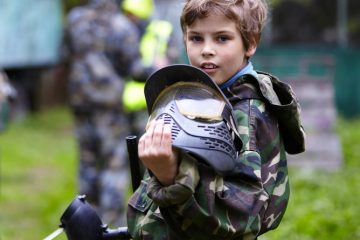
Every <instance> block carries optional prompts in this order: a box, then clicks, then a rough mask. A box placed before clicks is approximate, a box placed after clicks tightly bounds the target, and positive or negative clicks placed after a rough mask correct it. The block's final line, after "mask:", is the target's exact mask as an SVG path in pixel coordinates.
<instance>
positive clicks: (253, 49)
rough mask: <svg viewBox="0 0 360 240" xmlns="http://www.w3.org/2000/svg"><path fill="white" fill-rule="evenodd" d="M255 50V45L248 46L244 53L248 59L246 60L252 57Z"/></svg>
mask: <svg viewBox="0 0 360 240" xmlns="http://www.w3.org/2000/svg"><path fill="white" fill-rule="evenodd" d="M256 48H257V45H256V44H251V45H250V46H249V48H248V49H247V50H246V53H245V55H246V57H248V58H250V57H252V56H253V55H254V54H255V52H256Z"/></svg>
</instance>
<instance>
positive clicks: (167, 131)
mask: <svg viewBox="0 0 360 240" xmlns="http://www.w3.org/2000/svg"><path fill="white" fill-rule="evenodd" d="M138 149H139V158H140V160H141V161H142V162H143V164H144V165H145V166H146V167H147V168H148V169H150V170H151V172H152V173H153V174H154V175H155V176H156V178H157V179H158V180H159V181H160V182H161V184H163V185H164V186H168V185H171V184H173V183H174V180H175V177H176V174H177V171H178V151H177V150H176V149H173V148H172V145H171V127H170V125H168V124H165V123H164V122H163V120H157V121H152V122H151V123H150V125H149V126H148V128H147V130H146V132H145V133H144V135H142V136H141V138H140V140H139V147H138Z"/></svg>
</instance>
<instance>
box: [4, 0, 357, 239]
mask: <svg viewBox="0 0 360 240" xmlns="http://www.w3.org/2000/svg"><path fill="white" fill-rule="evenodd" d="M84 3H86V0H62V1H61V0H41V1H36V2H34V1H32V0H0V72H1V74H0V239H1V240H7V239H43V238H44V237H45V236H47V235H48V234H50V233H51V232H52V231H54V230H55V229H56V228H57V227H58V225H59V223H60V222H59V219H60V216H61V214H62V213H63V211H64V210H65V208H66V207H67V205H68V204H69V203H70V202H71V200H72V199H73V198H74V197H75V195H76V168H77V164H78V163H77V150H76V143H75V139H74V135H73V119H72V115H71V113H70V110H69V107H68V96H67V90H66V88H67V84H68V71H69V69H68V66H67V64H66V63H64V61H63V54H64V52H63V47H62V43H63V38H64V29H65V27H66V21H65V18H66V15H67V13H68V12H69V10H70V9H72V8H73V7H75V6H78V5H81V4H84ZM268 3H269V5H270V7H271V14H270V19H269V22H268V24H267V26H266V28H265V30H264V33H263V35H262V41H261V45H260V46H259V47H258V50H257V53H256V55H255V57H254V58H253V59H252V62H253V64H254V66H255V68H256V69H258V70H261V71H265V72H270V73H272V74H274V75H276V76H278V77H279V78H280V79H281V80H283V81H286V82H288V83H290V85H291V86H292V87H293V89H294V91H295V93H296V94H297V96H298V98H299V102H300V104H301V107H302V121H303V125H304V127H305V130H306V132H307V137H308V138H307V146H306V148H307V150H306V152H305V153H303V154H300V155H296V156H289V164H290V166H291V168H290V183H291V190H292V193H291V199H290V204H289V207H288V210H287V212H286V214H285V217H284V220H283V222H282V224H281V225H280V227H279V228H278V229H277V230H275V231H273V232H271V233H269V234H266V235H265V236H263V237H261V238H260V239H261V240H267V239H301V240H311V239H316V240H318V239H344V240H345V239H360V220H359V217H358V214H359V213H360V206H359V204H358V202H359V200H360V193H359V189H360V175H359V174H358V173H359V171H360V162H359V159H360V153H359V147H358V145H359V144H360V1H358V0H268ZM155 6H156V8H155V12H154V14H153V17H154V18H158V19H166V20H168V21H169V22H171V23H172V24H173V28H174V33H175V37H176V38H175V39H176V44H178V47H177V49H178V51H179V52H180V53H181V55H182V56H183V57H182V58H180V59H179V62H186V57H185V54H184V53H183V46H182V39H181V36H182V35H181V30H180V26H179V15H180V11H181V7H182V0H155ZM59 238H62V239H65V237H64V236H61V237H59Z"/></svg>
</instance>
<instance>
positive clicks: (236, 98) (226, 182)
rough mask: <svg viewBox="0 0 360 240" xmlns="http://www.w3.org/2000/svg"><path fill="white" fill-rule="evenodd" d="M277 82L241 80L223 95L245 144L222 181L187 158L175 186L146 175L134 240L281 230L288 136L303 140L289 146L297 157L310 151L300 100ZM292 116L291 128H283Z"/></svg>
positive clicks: (133, 215)
mask: <svg viewBox="0 0 360 240" xmlns="http://www.w3.org/2000/svg"><path fill="white" fill-rule="evenodd" d="M279 83H280V81H278V80H277V79H276V78H274V77H272V76H270V75H265V74H259V76H258V79H256V78H255V77H253V76H252V75H243V76H241V77H240V78H239V79H238V80H237V81H235V83H234V84H232V85H231V86H230V87H228V88H227V89H224V90H223V91H224V93H225V95H226V96H227V97H228V99H229V100H230V102H231V104H232V105H233V108H234V113H235V116H236V118H237V119H236V120H237V124H238V130H239V133H240V136H241V139H242V141H243V147H242V150H241V151H240V153H239V157H238V158H237V160H236V166H235V168H234V169H233V171H232V172H231V173H230V174H228V175H226V176H219V175H217V174H216V173H215V172H214V171H213V170H212V169H211V168H209V167H208V166H205V165H203V164H201V163H200V162H197V161H196V159H194V158H193V157H191V156H189V155H187V154H185V153H181V156H180V159H181V163H180V166H179V173H178V175H177V177H176V180H175V184H174V185H170V186H167V187H164V186H162V185H161V184H160V183H159V182H158V181H157V180H156V178H155V177H151V176H150V175H149V174H148V173H147V174H145V176H144V178H143V181H142V182H141V185H140V187H139V188H138V189H137V190H136V192H135V193H134V194H133V196H132V197H131V199H130V201H129V204H128V213H127V217H128V227H129V231H130V233H131V234H132V236H133V238H134V239H149V240H150V239H151V240H155V239H196V240H201V239H204V240H205V239H207V240H208V239H222V240H224V239H239V240H241V239H244V240H245V239H246V240H248V239H256V238H257V237H258V236H259V235H261V234H263V233H265V232H267V231H269V230H271V229H274V228H276V227H277V226H278V225H279V223H280V221H281V219H282V217H283V215H284V213H285V210H286V207H287V203H288V200H289V190H290V189H289V178H288V171H287V160H286V153H285V145H284V142H283V140H284V138H283V134H282V133H283V130H284V131H287V130H289V129H292V130H291V131H289V133H293V136H292V137H293V139H295V140H296V141H297V142H298V143H299V144H295V147H294V146H292V145H291V144H290V145H291V146H292V147H294V148H293V149H292V150H294V149H295V150H294V151H292V152H293V153H296V152H302V151H304V149H303V148H302V146H304V137H305V135H304V132H303V130H302V128H301V123H300V119H299V112H300V109H299V105H298V104H297V101H296V98H295V96H294V94H293V92H292V91H291V88H290V87H289V86H288V85H285V84H283V83H281V84H279ZM275 85H276V86H277V87H275ZM279 86H280V87H279ZM288 117H290V118H289V119H287V120H288V121H290V123H291V125H289V124H288V125H287V126H283V124H282V122H283V120H284V119H283V118H288ZM296 128H297V129H296ZM295 129H296V130H295ZM289 133H288V134H289ZM298 133H301V134H298ZM289 139H290V138H289ZM286 145H288V144H286ZM219 161H221V159H219Z"/></svg>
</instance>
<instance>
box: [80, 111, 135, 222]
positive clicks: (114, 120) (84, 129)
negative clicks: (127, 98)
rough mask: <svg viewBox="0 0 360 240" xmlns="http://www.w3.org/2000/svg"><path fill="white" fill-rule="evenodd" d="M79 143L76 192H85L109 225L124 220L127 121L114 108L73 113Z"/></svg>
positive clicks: (127, 179)
mask: <svg viewBox="0 0 360 240" xmlns="http://www.w3.org/2000/svg"><path fill="white" fill-rule="evenodd" d="M75 120H76V136H77V140H78V145H79V158H80V162H79V170H78V183H79V194H85V195H86V196H87V200H88V202H89V203H90V204H92V205H93V206H94V208H95V209H97V211H98V214H99V216H100V218H101V219H102V221H103V222H104V223H105V224H108V225H109V226H116V227H119V226H124V225H125V224H126V217H125V206H126V196H127V192H128V189H129V188H128V186H129V178H130V177H129V175H130V174H129V167H128V155H127V148H126V140H125V138H126V136H127V135H128V134H129V133H128V123H127V119H126V116H125V115H124V114H123V113H122V112H120V111H117V110H101V111H97V112H94V113H93V114H91V115H90V114H87V115H86V116H75Z"/></svg>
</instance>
